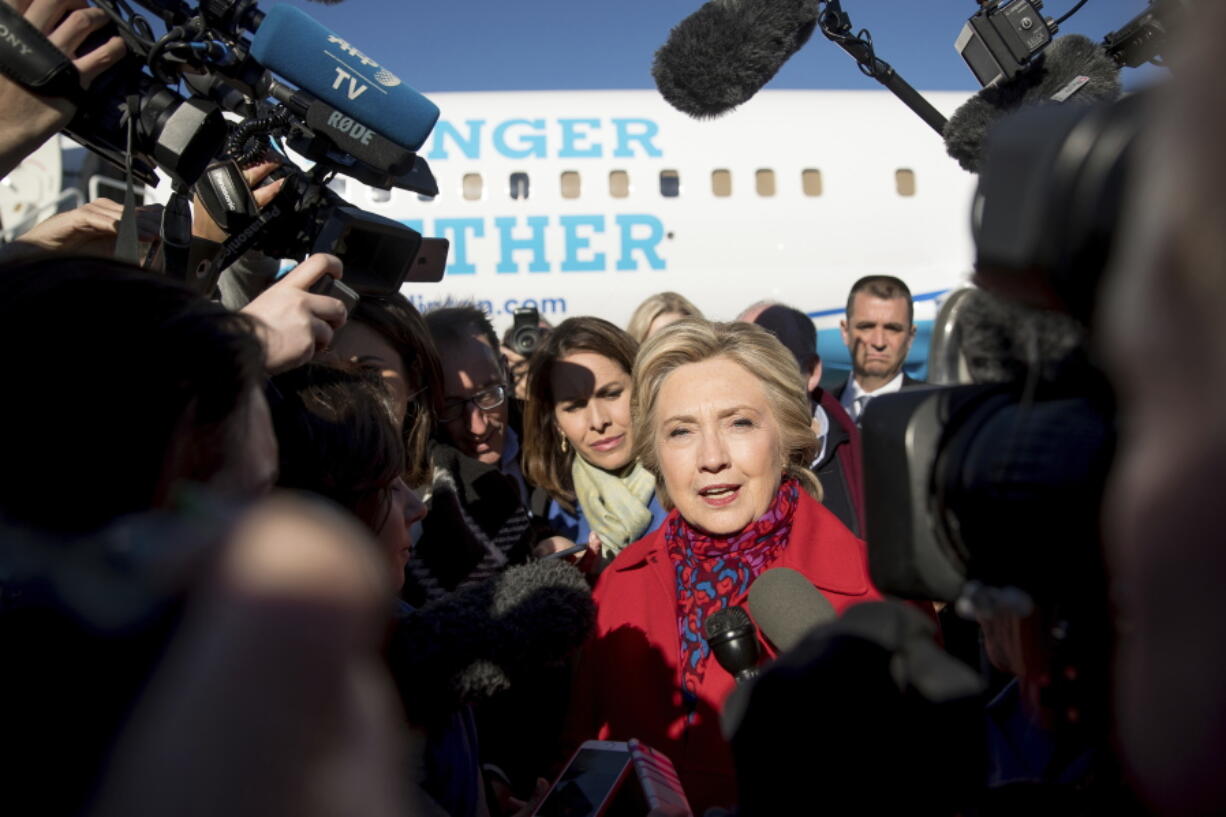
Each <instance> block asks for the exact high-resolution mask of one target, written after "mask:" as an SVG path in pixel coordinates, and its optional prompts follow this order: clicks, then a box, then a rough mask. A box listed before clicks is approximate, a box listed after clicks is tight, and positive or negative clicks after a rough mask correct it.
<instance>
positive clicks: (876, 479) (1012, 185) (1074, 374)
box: [862, 94, 1148, 602]
mask: <svg viewBox="0 0 1226 817" xmlns="http://www.w3.org/2000/svg"><path fill="white" fill-rule="evenodd" d="M1147 103H1148V100H1147V99H1146V95H1145V94H1138V95H1134V96H1131V97H1128V98H1125V99H1123V100H1121V101H1119V102H1115V103H1111V104H1107V105H1100V106H1079V107H1071V106H1062V105H1050V106H1039V107H1036V108H1033V109H1030V110H1026V111H1023V112H1021V113H1018V114H1015V115H1013V116H1011V117H1008V118H1006V119H1004V120H1002V122H1001V123H1000V124H999V125H998V126H997V127H996V128H995V129H994V131H993V132H992V135H991V137H990V139H989V143H988V144H989V149H988V155H987V160H986V163H985V165H984V167H983V170H982V172H981V174H980V180H979V187H978V190H977V192H976V195H975V199H974V206H973V228H974V234H975V242H976V251H977V260H976V274H975V283H976V284H978V285H979V287H980V288H981V289H982V290H984V291H985V292H987V293H990V294H991V295H993V296H996V297H999V298H1000V303H1001V304H1002V305H1003V309H1004V310H1005V314H1007V315H1008V314H1013V315H1014V316H1015V317H1014V318H1013V320H1015V325H1014V326H1002V327H999V328H1000V331H1001V333H1002V334H1004V335H1009V336H1010V337H1011V338H1012V342H1013V343H1014V346H1015V348H1014V350H1013V351H1014V354H1015V356H1016V358H1017V361H1015V362H1017V363H1018V364H1019V365H1018V367H1016V368H1017V371H1015V375H1014V376H1013V377H1012V378H1006V379H1007V380H1008V381H1009V382H1003V383H999V382H998V383H988V384H982V383H981V384H977V385H966V386H954V387H939V388H931V389H914V390H907V391H903V392H900V393H898V394H894V395H886V396H883V397H881V398H878V399H875V400H873V401H872V402H871V403H870V404H869V405H868V407H867V409H866V410H865V414H864V418H863V424H862V429H863V440H864V448H863V451H864V463H865V465H864V474H865V495H866V506H867V537H866V538H867V540H868V543H869V563H870V570H871V573H872V576H873V581H874V583H875V584H876V585H877V587H878V588H879V589H880V590H881V591H882V592H884V593H888V594H893V595H897V596H902V597H904V598H911V599H929V600H939V601H947V602H953V601H956V600H958V599H959V598H960V597H961V596H962V594H963V593H964V591H965V589H966V587H967V584H968V582H971V581H975V582H979V583H981V584H983V585H987V586H990V587H994V588H1016V589H1020V590H1022V591H1024V592H1025V593H1027V594H1029V595H1030V596H1031V597H1032V598H1035V599H1038V598H1052V597H1057V598H1066V599H1067V598H1071V597H1075V594H1076V593H1077V591H1078V589H1079V588H1078V582H1080V581H1086V577H1087V576H1091V575H1092V574H1093V571H1094V569H1095V568H1094V566H1092V565H1091V564H1090V562H1094V561H1095V560H1096V559H1097V545H1098V542H1099V535H1098V532H1099V527H1098V526H1099V514H1100V507H1101V495H1102V491H1103V487H1104V484H1105V479H1106V475H1107V472H1108V470H1109V467H1110V464H1111V459H1112V456H1113V452H1114V443H1115V407H1114V398H1113V395H1112V393H1111V390H1110V388H1109V387H1108V386H1107V384H1106V380H1105V377H1104V376H1103V375H1102V373H1101V372H1099V371H1098V370H1097V368H1096V367H1095V366H1094V365H1093V363H1092V362H1091V361H1090V358H1089V355H1088V354H1086V353H1085V351H1084V344H1083V343H1078V342H1076V341H1074V342H1070V343H1068V344H1065V345H1063V346H1061V345H1060V344H1059V343H1053V342H1052V340H1051V338H1050V335H1051V334H1052V332H1058V331H1060V330H1059V329H1055V330H1053V329H1052V328H1051V327H1052V326H1053V325H1054V326H1057V327H1060V326H1067V327H1071V331H1072V332H1073V333H1074V334H1086V333H1089V334H1092V331H1093V325H1094V321H1093V310H1094V305H1095V302H1096V300H1097V293H1098V289H1099V282H1100V280H1101V279H1102V275H1103V272H1104V271H1105V269H1106V268H1107V265H1108V257H1109V254H1110V251H1111V248H1112V243H1113V238H1114V236H1115V233H1116V229H1117V226H1118V223H1119V219H1120V215H1121V209H1122V202H1123V201H1124V199H1125V191H1126V189H1127V183H1128V170H1129V165H1130V160H1131V157H1132V155H1133V153H1134V147H1135V145H1136V143H1137V137H1138V135H1139V133H1140V132H1141V129H1142V123H1143V121H1144V118H1145V112H1146V110H1147ZM963 309H965V307H963ZM1026 309H1037V310H1047V312H1040V313H1038V316H1039V317H1036V318H1033V319H1032V318H1031V317H1030V316H1028V315H1027V314H1026V313H1025V310H1026ZM1011 310H1017V312H1016V313H1014V312H1011ZM1053 312H1054V313H1059V315H1062V316H1063V317H1062V318H1061V317H1058V316H1055V315H1053V314H1052V313H1053ZM1019 315H1020V317H1019ZM1039 318H1041V321H1040V320H1039ZM1028 321H1030V322H1029V323H1028ZM1036 322H1043V325H1042V326H1041V327H1040V328H1038V329H1035V323H1036ZM1053 322H1054V323H1053ZM1028 332H1029V333H1030V334H1029V335H1028V334H1027V333H1028ZM1043 333H1047V336H1046V337H1044V336H1043ZM954 334H955V336H956V335H957V334H958V332H957V327H956V328H955V333H954ZM1019 339H1020V340H1019ZM1057 340H1059V339H1057ZM1043 343H1046V344H1048V345H1049V347H1050V348H1056V349H1061V350H1068V349H1073V350H1078V351H1074V352H1073V353H1070V354H1068V355H1063V354H1061V355H1054V357H1058V358H1059V359H1057V360H1042V357H1043V355H1040V354H1038V353H1037V351H1036V350H1037V349H1038V348H1039V346H1040V344H1043ZM967 345H968V344H967V338H966V337H965V336H963V352H964V353H966V352H968V351H969V352H970V354H971V356H973V355H974V354H975V353H976V352H975V350H968V349H967V348H966V347H967ZM988 351H991V349H989V350H988ZM979 353H980V354H982V353H983V352H982V350H979ZM1049 357H1052V356H1051V355H1049ZM1099 572H1101V570H1099Z"/></svg>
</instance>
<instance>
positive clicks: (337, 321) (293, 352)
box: [241, 253, 348, 374]
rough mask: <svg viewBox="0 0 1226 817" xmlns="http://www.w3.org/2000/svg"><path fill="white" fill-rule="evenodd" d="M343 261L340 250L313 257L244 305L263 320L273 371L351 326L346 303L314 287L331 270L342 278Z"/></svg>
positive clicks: (266, 355) (267, 360)
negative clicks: (339, 254) (312, 288)
mask: <svg viewBox="0 0 1226 817" xmlns="http://www.w3.org/2000/svg"><path fill="white" fill-rule="evenodd" d="M341 272H342V265H341V260H340V259H339V258H337V257H336V256H335V255H328V254H327V253H316V254H315V255H312V256H308V257H307V259H306V260H305V261H303V262H302V263H301V264H299V265H298V266H296V267H294V268H293V269H292V270H290V271H289V272H288V273H286V275H285V277H284V278H282V279H281V280H280V281H278V282H277V283H275V284H273V285H272V286H270V287H269V288H268V289H266V290H264V292H263V293H261V294H260V296H259V297H258V298H256V299H255V300H254V301H252V302H251V303H249V304H247V305H246V306H245V307H243V309H242V310H241V311H242V313H243V314H244V315H250V316H251V317H253V318H256V319H257V320H258V321H259V324H260V330H259V332H260V339H261V340H262V341H263V342H264V367H265V368H266V369H267V370H268V371H269V372H270V373H272V374H276V373H278V372H284V371H287V370H289V369H293V368H295V367H297V366H301V365H302V364H304V363H306V362H307V361H309V360H310V359H311V358H313V357H314V356H315V355H316V354H317V353H318V352H321V351H323V350H324V349H326V348H327V347H328V344H330V343H331V342H332V335H333V333H334V332H335V331H336V330H337V329H339V328H341V327H342V326H344V325H345V319H346V318H347V317H348V314H347V313H346V312H345V305H344V304H343V303H341V302H340V301H339V300H337V299H336V298H330V297H328V296H327V295H315V294H313V293H311V292H308V291H307V290H309V289H310V288H311V287H312V286H313V285H314V284H315V282H316V281H318V280H319V279H320V278H323V277H324V276H325V275H331V276H332V277H333V278H340V277H341Z"/></svg>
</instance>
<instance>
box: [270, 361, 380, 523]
mask: <svg viewBox="0 0 1226 817" xmlns="http://www.w3.org/2000/svg"><path fill="white" fill-rule="evenodd" d="M268 407H269V410H270V411H271V413H272V422H273V427H274V428H275V429H276V432H277V444H278V447H279V449H280V476H279V477H278V479H277V484H278V485H280V486H281V487H283V488H293V489H295V490H299V491H310V492H311V493H315V494H319V495H321V496H325V497H327V498H328V499H331V500H332V501H334V502H336V503H337V504H339V505H342V506H344V507H345V508H347V509H349V510H350V511H352V512H354V513H355V514H357V515H358V516H361V515H362V514H361V513H360V510H359V508H360V506H361V505H362V503H363V500H366V499H369V498H370V497H372V496H376V495H379V494H381V493H383V492H385V491H386V490H387V488H388V486H390V485H391V484H392V482H393V481H395V479H396V477H398V476H400V474H401V471H402V470H403V468H404V443H403V442H402V441H401V439H400V433H399V431H398V430H397V423H396V422H395V419H394V418H393V417H392V412H391V407H390V406H389V404H388V398H387V392H386V390H385V389H384V387H383V381H382V379H381V378H380V377H379V376H378V375H377V374H374V373H372V372H371V371H370V370H368V369H365V368H362V367H360V366H355V365H352V364H339V365H332V364H325V363H308V364H307V365H305V366H300V367H299V368H297V369H292V370H290V371H288V372H285V373H283V374H279V375H277V376H276V377H274V378H273V379H272V380H271V381H270V383H269V387H268ZM380 504H381V505H382V504H383V503H380ZM363 521H364V522H366V524H367V525H368V526H370V528H371V529H372V530H373V531H374V532H376V533H377V532H378V530H379V528H380V527H382V520H381V519H365V518H364V519H363Z"/></svg>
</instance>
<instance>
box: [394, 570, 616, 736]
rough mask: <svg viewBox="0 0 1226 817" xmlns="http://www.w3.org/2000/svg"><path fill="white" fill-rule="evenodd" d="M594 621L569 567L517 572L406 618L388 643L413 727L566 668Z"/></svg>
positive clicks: (586, 593)
mask: <svg viewBox="0 0 1226 817" xmlns="http://www.w3.org/2000/svg"><path fill="white" fill-rule="evenodd" d="M595 620H596V610H595V605H594V604H593V602H592V591H591V588H590V587H588V584H587V581H586V580H585V579H584V578H583V574H581V573H580V572H579V571H578V570H577V569H575V568H574V567H573V566H572V565H570V564H568V563H566V562H563V561H558V560H548V561H538V562H532V563H530V564H526V565H518V566H515V567H511V568H508V569H507V570H505V571H503V572H502V573H500V574H498V575H497V576H494V577H492V578H490V579H488V580H486V581H483V582H479V583H476V584H473V585H470V586H468V587H462V588H460V589H458V590H456V591H455V592H454V593H452V594H451V595H449V596H447V597H445V598H442V599H440V600H438V601H436V602H433V603H431V604H428V605H426V606H424V607H422V608H420V609H418V610H414V611H412V612H410V613H408V614H407V615H405V616H404V617H403V619H402V620H401V621H400V622H398V626H397V627H396V628H395V629H394V630H393V632H392V635H391V637H390V641H389V646H388V657H389V663H390V664H391V669H392V676H393V678H394V679H395V681H396V685H397V687H398V688H399V689H400V691H401V695H402V697H403V699H404V701H405V703H406V706H407V708H408V710H409V715H410V718H411V719H413V720H415V721H417V722H422V721H425V720H427V719H429V718H435V717H440V716H445V715H447V714H449V713H451V712H453V711H455V710H456V709H458V708H459V707H460V706H462V705H464V704H470V703H481V702H483V701H487V700H490V699H491V698H493V697H494V696H496V695H498V694H500V693H502V692H505V691H506V690H508V689H510V688H511V687H512V686H514V685H515V684H516V682H517V681H520V680H521V679H531V678H533V677H534V675H536V674H538V673H539V672H540V670H541V669H542V668H547V667H553V666H557V665H558V664H559V663H561V662H563V661H565V660H566V659H567V658H569V657H570V655H571V654H572V653H573V652H574V651H575V650H577V649H578V648H579V647H580V646H581V645H582V644H583V642H584V641H585V640H586V639H587V637H588V636H589V635H590V634H591V632H592V629H593V626H594V624H595Z"/></svg>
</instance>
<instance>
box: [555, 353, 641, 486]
mask: <svg viewBox="0 0 1226 817" xmlns="http://www.w3.org/2000/svg"><path fill="white" fill-rule="evenodd" d="M549 385H550V389H551V393H552V394H553V416H554V420H555V421H556V422H557V424H558V428H559V429H561V431H562V435H563V436H564V437H566V440H567V442H569V443H570V445H571V447H572V448H574V449H575V452H576V453H577V454H578V455H579V456H581V457H583V458H584V459H585V460H587V461H588V462H590V463H591V464H592V465H595V466H596V467H597V468H603V469H604V470H606V471H617V470H619V469H621V468H624V467H625V466H626V465H628V464H629V463H630V459H631V449H632V448H634V436H633V434H632V433H631V431H630V373H629V372H627V371H626V370H625V369H623V368H622V367H621V364H620V363H618V362H617V361H615V360H613V359H611V358H607V357H605V356H604V355H600V354H596V353H595V352H575V353H574V354H571V355H567V356H566V357H563V358H560V359H559V360H558V361H557V362H555V363H554V364H553V368H552V369H551V370H550V373H549Z"/></svg>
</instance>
